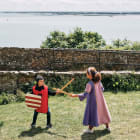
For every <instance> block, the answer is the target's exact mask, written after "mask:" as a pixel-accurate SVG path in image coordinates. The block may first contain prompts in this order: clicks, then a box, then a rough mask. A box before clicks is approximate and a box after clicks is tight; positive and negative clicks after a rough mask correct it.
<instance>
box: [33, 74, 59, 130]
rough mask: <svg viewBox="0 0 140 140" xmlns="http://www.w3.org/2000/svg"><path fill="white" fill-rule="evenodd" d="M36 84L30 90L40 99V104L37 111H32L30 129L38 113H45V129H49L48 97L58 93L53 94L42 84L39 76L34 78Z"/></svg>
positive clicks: (50, 125)
mask: <svg viewBox="0 0 140 140" xmlns="http://www.w3.org/2000/svg"><path fill="white" fill-rule="evenodd" d="M36 81H37V84H36V85H35V86H34V87H33V89H32V94H35V95H39V96H41V97H42V104H41V107H40V108H39V109H36V110H35V111H34V115H33V121H32V124H31V127H32V128H34V127H35V125H36V120H37V116H38V113H46V114H47V126H46V128H51V127H52V124H51V112H50V110H49V107H48V95H51V96H55V95H56V94H58V93H59V91H56V92H53V91H51V90H50V89H48V87H47V86H46V85H45V84H44V78H43V77H42V76H40V75H38V76H37V78H36Z"/></svg>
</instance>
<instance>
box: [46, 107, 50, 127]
mask: <svg viewBox="0 0 140 140" xmlns="http://www.w3.org/2000/svg"><path fill="white" fill-rule="evenodd" d="M47 125H51V112H50V110H49V108H48V112H47Z"/></svg>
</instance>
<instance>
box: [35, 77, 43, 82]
mask: <svg viewBox="0 0 140 140" xmlns="http://www.w3.org/2000/svg"><path fill="white" fill-rule="evenodd" d="M39 80H44V78H43V76H41V75H37V76H36V81H37V83H38V81H39Z"/></svg>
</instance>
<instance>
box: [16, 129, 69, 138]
mask: <svg viewBox="0 0 140 140" xmlns="http://www.w3.org/2000/svg"><path fill="white" fill-rule="evenodd" d="M40 133H47V134H50V135H56V136H59V137H63V138H67V137H66V136H64V135H60V134H57V133H54V132H51V131H48V129H46V128H41V127H37V128H31V129H29V130H27V131H23V132H21V133H20V135H19V136H18V137H32V136H35V135H37V134H40Z"/></svg>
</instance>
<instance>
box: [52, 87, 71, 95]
mask: <svg viewBox="0 0 140 140" xmlns="http://www.w3.org/2000/svg"><path fill="white" fill-rule="evenodd" d="M52 89H53V90H59V91H60V92H61V93H64V94H66V95H71V94H72V93H68V92H66V91H63V90H61V89H59V88H52Z"/></svg>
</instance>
